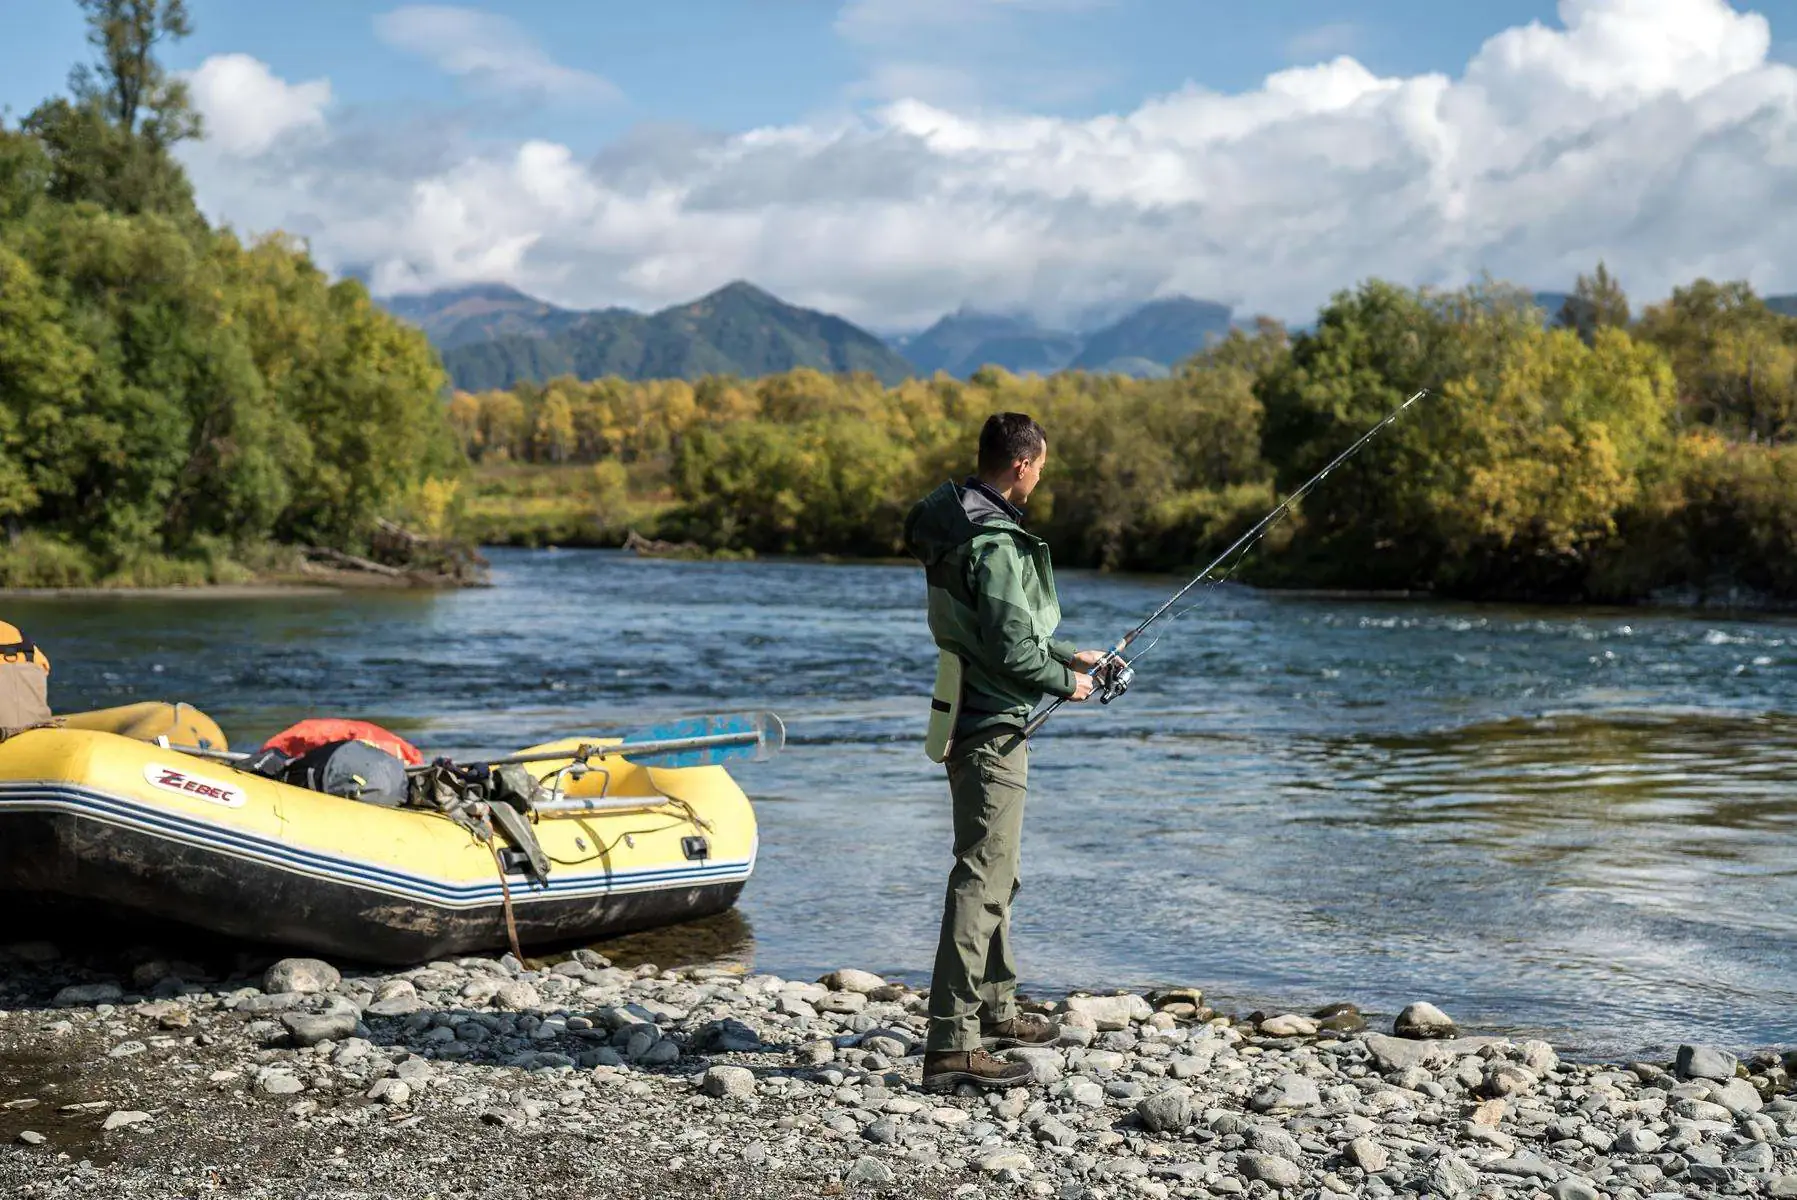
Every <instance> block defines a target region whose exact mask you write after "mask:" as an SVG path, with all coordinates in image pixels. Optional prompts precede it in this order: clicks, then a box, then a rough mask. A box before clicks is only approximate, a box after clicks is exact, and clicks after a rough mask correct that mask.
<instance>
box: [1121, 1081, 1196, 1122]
mask: <svg viewBox="0 0 1797 1200" xmlns="http://www.w3.org/2000/svg"><path fill="white" fill-rule="evenodd" d="M1136 1116H1137V1117H1139V1118H1140V1119H1141V1121H1142V1124H1143V1125H1144V1126H1145V1127H1146V1128H1147V1129H1148V1131H1149V1132H1150V1133H1180V1132H1183V1131H1184V1130H1185V1129H1187V1128H1188V1127H1189V1126H1190V1125H1191V1124H1192V1122H1193V1121H1194V1120H1196V1119H1197V1113H1196V1111H1195V1110H1194V1109H1193V1107H1192V1089H1191V1088H1186V1087H1170V1088H1167V1089H1166V1090H1165V1091H1161V1092H1156V1093H1155V1094H1154V1095H1152V1096H1149V1097H1146V1098H1145V1099H1143V1100H1142V1101H1141V1102H1140V1103H1138V1104H1137V1105H1136Z"/></svg>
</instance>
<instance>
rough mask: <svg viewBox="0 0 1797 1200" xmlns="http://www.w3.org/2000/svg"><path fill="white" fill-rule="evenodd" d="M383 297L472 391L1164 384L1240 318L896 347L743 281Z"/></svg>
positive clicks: (1153, 319)
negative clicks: (648, 297) (681, 288)
mask: <svg viewBox="0 0 1797 1200" xmlns="http://www.w3.org/2000/svg"><path fill="white" fill-rule="evenodd" d="M380 302H381V303H382V304H383V305H384V306H385V307H386V308H387V310H388V311H389V312H391V313H393V315H394V316H396V317H399V318H400V319H402V320H405V321H409V322H411V323H412V324H414V325H417V326H418V327H419V328H420V329H422V330H424V332H425V334H426V335H427V336H428V337H429V338H430V339H431V342H432V344H433V345H435V346H436V347H437V349H438V351H439V352H440V353H441V354H442V355H443V365H444V367H445V368H446V369H447V370H448V371H449V375H450V379H451V380H452V381H453V383H454V384H455V386H456V387H458V388H461V389H463V390H465V391H485V390H488V389H491V388H505V387H510V386H512V385H513V384H514V383H518V382H520V381H534V382H542V381H545V380H549V379H553V378H555V377H556V376H558V375H574V376H576V377H578V378H581V379H598V378H602V377H604V376H608V375H616V376H621V377H622V378H625V379H668V378H680V379H698V378H700V377H702V376H705V375H738V376H742V377H745V378H756V377H759V376H763V375H772V374H778V373H779V372H782V371H790V370H792V369H793V368H795V367H813V368H815V369H817V370H819V371H826V372H832V373H835V372H847V371H866V372H868V373H870V374H872V375H874V376H875V377H876V378H878V379H879V380H880V381H881V382H882V383H886V384H893V383H897V382H898V381H899V380H901V379H905V378H908V377H911V376H914V375H933V374H935V373H936V372H937V371H947V372H948V373H949V374H951V375H955V376H958V377H960V378H963V379H965V378H967V377H968V376H969V375H971V374H972V373H973V372H974V371H976V370H978V369H979V368H980V367H981V366H984V365H986V364H992V365H995V366H999V367H1003V368H1004V369H1006V370H1007V371H1011V372H1013V373H1016V374H1023V373H1026V372H1032V371H1033V372H1037V373H1039V374H1044V375H1046V374H1049V373H1052V372H1054V371H1059V370H1063V369H1068V368H1072V369H1078V370H1091V371H1116V372H1121V373H1123V374H1128V375H1136V376H1143V377H1158V376H1164V375H1166V374H1167V372H1168V369H1169V368H1170V367H1171V366H1172V365H1173V364H1174V363H1176V362H1178V361H1180V360H1181V359H1183V358H1186V357H1188V356H1189V355H1191V354H1192V353H1193V352H1195V351H1197V350H1200V349H1202V348H1203V347H1204V346H1205V345H1206V343H1208V342H1209V341H1210V340H1211V339H1213V338H1215V337H1221V336H1222V335H1224V334H1225V333H1227V332H1228V330H1229V319H1230V310H1229V308H1227V307H1226V306H1224V305H1221V304H1213V303H1211V302H1210V301H1207V300H1192V299H1188V298H1186V297H1183V296H1175V297H1171V298H1168V299H1163V300H1155V301H1152V302H1150V303H1148V304H1144V305H1142V306H1141V307H1139V308H1137V309H1135V310H1133V311H1132V312H1129V313H1127V314H1126V315H1124V316H1123V317H1122V318H1121V319H1120V320H1117V321H1114V322H1112V323H1111V324H1109V325H1106V326H1104V327H1103V328H1100V329H1096V330H1091V331H1088V332H1084V333H1080V332H1074V331H1071V330H1056V329H1046V328H1043V327H1042V326H1040V325H1037V324H1036V323H1035V322H1034V321H1031V320H1029V319H1028V318H1026V317H1018V316H1001V315H995V314H991V313H980V312H975V311H972V310H968V309H963V310H962V311H961V312H958V313H952V314H950V315H949V316H946V317H943V318H942V319H941V320H940V321H938V322H936V324H934V325H932V326H931V327H930V328H928V329H926V330H924V331H923V332H922V333H920V334H917V335H915V336H912V337H908V338H894V339H892V340H891V341H890V342H888V341H883V340H882V339H880V338H878V337H876V336H875V335H873V334H871V333H869V332H867V331H866V330H864V329H862V328H860V327H859V326H856V325H853V324H851V323H850V322H848V321H845V320H843V319H842V318H841V317H836V316H832V315H830V314H829V313H822V312H817V311H816V310H813V309H808V308H799V307H797V306H796V305H791V304H787V303H786V302H784V301H782V300H780V299H779V298H777V297H775V296H771V295H769V294H768V293H767V292H764V291H762V290H761V289H760V288H758V287H755V286H754V285H753V284H749V283H743V282H740V281H739V282H736V283H732V284H728V285H726V286H725V287H722V288H719V289H718V290H717V291H715V292H712V293H711V294H710V295H707V296H703V297H701V298H700V299H698V300H695V301H693V302H692V303H690V304H681V305H676V306H674V307H673V308H666V309H663V310H662V311H660V312H657V313H652V314H647V315H645V314H643V313H639V312H635V311H633V310H631V309H627V308H606V309H598V310H594V311H590V312H580V311H576V310H573V309H566V308H559V307H557V306H556V305H553V304H550V303H548V302H547V301H544V300H538V299H537V298H535V297H534V296H528V295H526V294H524V293H523V292H520V291H518V290H517V289H516V288H513V287H510V286H508V285H506V284H500V283H484V284H475V285H473V286H469V287H460V288H449V289H444V290H441V291H435V292H427V293H424V294H422V295H401V296H388V297H385V298H383V299H382V300H381V301H380Z"/></svg>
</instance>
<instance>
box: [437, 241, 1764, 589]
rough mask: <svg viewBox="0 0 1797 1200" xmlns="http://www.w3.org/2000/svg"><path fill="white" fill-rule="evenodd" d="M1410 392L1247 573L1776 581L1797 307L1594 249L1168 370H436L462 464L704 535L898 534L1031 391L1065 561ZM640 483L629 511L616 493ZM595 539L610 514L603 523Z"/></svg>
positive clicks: (1155, 565)
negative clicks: (1595, 261)
mask: <svg viewBox="0 0 1797 1200" xmlns="http://www.w3.org/2000/svg"><path fill="white" fill-rule="evenodd" d="M1420 388H1427V389H1428V390H1429V392H1430V393H1431V394H1430V396H1429V397H1428V398H1427V399H1425V400H1424V401H1423V402H1421V403H1419V404H1418V405H1416V406H1415V407H1414V408H1413V409H1412V410H1411V411H1410V412H1409V413H1407V414H1406V416H1405V418H1404V419H1402V420H1400V421H1399V422H1397V423H1395V424H1394V425H1393V426H1391V427H1390V428H1388V429H1387V430H1386V431H1385V433H1384V434H1383V435H1381V436H1380V437H1379V438H1378V439H1376V440H1375V441H1374V442H1373V443H1372V444H1370V445H1369V446H1368V447H1367V449H1366V450H1365V451H1363V452H1362V453H1361V454H1360V455H1358V456H1357V457H1355V458H1353V459H1351V460H1350V461H1349V462H1348V463H1347V464H1345V465H1344V466H1343V467H1341V468H1340V469H1339V470H1338V471H1336V472H1335V473H1334V474H1333V475H1332V476H1331V478H1330V479H1329V481H1328V482H1327V483H1326V484H1325V485H1324V486H1323V487H1321V488H1319V489H1318V490H1317V491H1316V492H1314V493H1312V495H1311V496H1310V497H1308V498H1307V499H1306V500H1305V501H1304V502H1303V503H1302V505H1301V506H1299V510H1298V511H1297V512H1296V513H1295V514H1294V515H1293V517H1292V518H1291V519H1290V520H1289V521H1286V522H1283V523H1281V525H1280V526H1278V527H1277V528H1276V529H1275V531H1274V533H1273V535H1272V536H1271V537H1270V538H1269V539H1268V543H1267V549H1266V550H1264V551H1262V552H1261V553H1259V554H1258V555H1257V556H1256V557H1255V558H1254V559H1253V560H1252V561H1251V562H1249V563H1248V564H1245V567H1244V572H1243V576H1242V577H1246V578H1253V579H1256V580H1258V581H1260V582H1265V583H1278V584H1287V585H1300V584H1301V585H1309V586H1331V587H1356V588H1406V589H1419V590H1428V591H1433V592H1436V593H1440V594H1444V595H1456V596H1467V597H1511V598H1529V599H1543V600H1586V601H1638V600H1642V599H1646V598H1650V597H1653V596H1656V595H1668V594H1671V595H1677V594H1688V595H1698V594H1706V595H1713V594H1715V593H1717V592H1718V591H1726V590H1727V589H1747V590H1748V591H1749V592H1757V593H1761V594H1763V595H1765V596H1772V597H1784V598H1789V597H1793V596H1797V554H1794V553H1793V551H1794V550H1797V447H1794V446H1793V439H1794V438H1797V320H1794V319H1792V318H1789V317H1785V316H1782V315H1780V314H1778V313H1776V312H1774V311H1772V310H1770V309H1768V308H1767V307H1766V305H1765V304H1764V303H1763V302H1762V301H1761V300H1760V299H1759V298H1758V297H1756V296H1755V295H1754V293H1753V291H1752V289H1751V288H1749V287H1748V286H1747V285H1746V284H1743V283H1728V284H1717V283H1712V282H1710V281H1707V280H1699V281H1697V282H1695V283H1693V284H1691V285H1690V286H1688V287H1683V288H1679V289H1677V290H1676V291H1675V292H1674V293H1673V295H1672V297H1671V298H1670V299H1669V300H1667V301H1665V302H1663V303H1660V304H1656V305H1652V306H1650V307H1648V308H1646V309H1645V311H1644V312H1642V313H1641V314H1640V316H1639V317H1638V318H1636V317H1634V316H1632V315H1631V312H1630V308H1629V304H1628V301H1627V298H1626V297H1625V296H1624V295H1623V293H1622V291H1621V289H1620V287H1619V286H1618V284H1617V282H1616V280H1615V279H1614V278H1613V277H1612V276H1611V275H1610V273H1609V272H1608V271H1607V269H1605V268H1604V267H1603V266H1602V265H1601V264H1600V265H1599V267H1598V268H1597V270H1596V271H1595V272H1593V273H1592V274H1591V275H1589V276H1584V277H1581V278H1580V280H1579V282H1578V287H1577V290H1576V291H1575V293H1574V294H1573V295H1572V296H1571V298H1569V299H1568V300H1567V301H1566V303H1565V305H1564V307H1563V308H1562V310H1561V311H1560V312H1558V313H1555V314H1547V313H1544V312H1543V311H1542V310H1541V309H1539V308H1537V307H1535V306H1534V304H1533V302H1532V300H1531V298H1530V296H1529V295H1528V294H1527V293H1526V292H1523V291H1521V290H1520V289H1515V288H1511V287H1508V286H1506V285H1502V284H1498V283H1494V282H1491V281H1486V282H1482V283H1480V284H1477V285H1474V286H1470V287H1467V288H1463V289H1459V290H1452V291H1436V290H1430V289H1410V288H1404V287H1399V286H1395V285H1392V284H1389V283H1385V282H1380V281H1372V282H1368V283H1365V284H1363V285H1361V286H1359V287H1358V288H1355V289H1353V290H1350V291H1344V292H1342V293H1340V294H1338V295H1336V296H1335V297H1334V298H1333V299H1332V300H1331V301H1330V302H1329V303H1328V304H1327V305H1326V306H1325V307H1324V308H1323V309H1322V311H1321V312H1320V313H1319V314H1318V318H1317V321H1316V323H1315V325H1314V327H1313V328H1311V329H1308V330H1304V331H1302V332H1298V333H1296V334H1288V332H1287V330H1286V329H1285V328H1284V326H1282V325H1279V324H1277V323H1275V322H1271V321H1262V322H1260V323H1259V324H1258V326H1257V327H1256V328H1254V329H1252V330H1237V331H1234V332H1232V333H1231V334H1230V335H1229V336H1228V337H1226V338H1224V339H1222V340H1221V341H1219V342H1217V343H1215V344H1213V345H1212V346H1210V347H1208V348H1207V349H1205V350H1204V351H1203V352H1201V353H1199V354H1197V355H1195V356H1193V357H1192V358H1191V359H1189V360H1187V361H1186V362H1184V363H1182V364H1180V366H1179V367H1178V369H1177V370H1176V371H1175V372H1174V373H1173V374H1172V376H1171V377H1170V378H1168V379H1164V380H1134V379H1128V378H1124V377H1121V376H1116V375H1102V374H1086V373H1081V372H1066V373H1061V374H1056V375H1052V376H1048V377H1037V376H1025V377H1016V376H1012V375H1010V374H1008V373H1006V372H1004V371H1002V370H997V369H993V368H988V369H985V370H982V371H980V372H978V373H976V374H975V375H974V376H973V377H972V378H971V379H969V380H967V381H965V382H962V381H958V380H955V379H951V378H949V377H947V376H943V375H939V376H937V377H936V378H934V379H928V380H908V381H906V382H904V383H902V384H899V385H898V386H895V387H882V386H881V385H880V384H878V383H877V382H876V381H874V380H873V379H871V378H869V377H866V376H853V375H850V376H835V377H831V376H826V375H822V374H819V373H817V372H813V371H803V370H801V371H793V372H789V373H787V374H784V375H778V376H773V377H770V378H766V379H762V380H758V381H743V380H738V379H728V378H711V379H706V380H702V381H700V382H698V383H696V384H688V383H684V382H680V381H661V382H654V383H627V382H624V381H621V380H617V379H604V380H598V381H593V382H581V381H578V380H575V379H572V378H564V379H558V380H554V381H552V382H550V383H548V384H544V385H520V386H519V387H517V388H515V389H512V390H510V391H501V392H485V393H478V394H471V393H458V394H457V395H455V397H454V398H453V399H452V401H451V403H450V407H449V416H450V423H451V425H452V427H453V428H454V430H455V433H456V436H457V438H458V439H459V441H460V443H461V446H462V449H463V451H464V453H465V454H467V455H468V457H469V458H470V459H471V460H473V461H475V462H476V463H485V464H492V463H495V462H524V463H541V464H557V463H559V464H569V463H592V464H595V467H594V471H593V474H592V476H591V480H592V482H591V484H590V486H591V488H592V490H593V492H594V494H595V495H603V496H604V497H606V500H605V503H604V507H607V508H609V509H610V510H612V511H614V512H615V511H630V512H633V513H636V514H639V515H640V514H641V513H643V512H644V511H652V512H653V515H654V521H653V526H652V530H651V531H652V532H653V533H655V534H657V535H659V536H661V537H664V538H674V539H688V540H691V541H694V542H697V543H699V544H701V545H703V546H706V547H710V548H712V549H716V550H731V551H744V550H748V551H757V552H764V553H765V552H773V553H800V554H838V555H872V556H884V555H896V554H898V553H899V552H900V547H899V542H898V531H899V526H900V523H901V519H902V516H903V513H904V511H905V509H906V507H907V506H908V505H909V504H910V503H911V502H912V501H913V500H914V499H915V498H916V497H918V496H920V495H922V494H923V493H924V492H925V491H927V490H928V489H929V488H930V487H932V486H934V485H935V484H936V483H937V482H940V481H941V480H942V479H944V478H952V477H960V476H963V475H965V474H966V473H967V472H968V471H969V470H970V469H971V465H972V464H971V461H970V458H971V451H972V447H973V444H974V439H975V435H976V432H977V430H978V427H979V424H980V422H982V421H983V420H984V419H985V417H986V416H987V415H988V414H989V413H991V412H994V411H999V410H1016V411H1024V412H1029V413H1032V414H1034V415H1035V416H1036V417H1037V418H1038V419H1040V420H1041V421H1042V422H1043V424H1044V425H1045V426H1046V428H1047V429H1048V431H1049V445H1050V462H1049V468H1048V472H1047V475H1046V477H1045V481H1044V483H1043V484H1042V486H1041V488H1040V489H1039V490H1038V492H1037V497H1036V498H1035V499H1034V500H1032V502H1031V505H1030V508H1031V519H1032V522H1033V524H1034V525H1035V526H1036V527H1037V528H1038V529H1040V530H1042V531H1043V532H1044V533H1045V534H1046V535H1047V536H1048V537H1049V538H1050V539H1051V540H1052V541H1053V543H1054V545H1055V548H1056V553H1057V556H1058V557H1059V559H1060V560H1061V561H1063V562H1066V563H1071V564H1079V565H1087V566H1097V567H1104V568H1111V569H1130V570H1137V569H1141V570H1163V569H1181V568H1187V567H1190V566H1191V565H1193V564H1194V563H1198V562H1201V561H1204V560H1207V559H1208V558H1209V557H1211V556H1213V555H1214V554H1215V553H1217V552H1218V551H1220V550H1221V549H1222V548H1223V547H1224V546H1226V545H1227V544H1228V543H1229V542H1230V541H1231V540H1233V539H1234V538H1235V537H1237V536H1239V535H1240V533H1241V532H1242V531H1243V530H1244V529H1246V528H1247V527H1248V526H1249V525H1250V524H1252V522H1253V521H1255V520H1257V519H1258V518H1259V517H1260V516H1261V514H1263V513H1264V512H1265V511H1266V510H1268V509H1269V508H1270V507H1271V506H1272V505H1273V504H1274V503H1275V502H1276V500H1277V498H1278V497H1279V496H1280V495H1283V494H1286V493H1288V492H1289V491H1290V490H1291V489H1293V488H1295V487H1296V486H1297V485H1298V484H1299V483H1301V482H1302V481H1303V480H1304V479H1306V478H1308V477H1309V476H1310V475H1311V474H1312V473H1313V472H1315V471H1316V470H1317V469H1319V468H1320V467H1321V466H1322V465H1323V464H1325V463H1327V462H1328V461H1329V460H1330V459H1331V458H1332V457H1333V456H1334V455H1336V454H1337V453H1339V452H1340V451H1341V450H1342V449H1343V448H1345V447H1346V446H1347V445H1349V444H1350V443H1351V442H1352V441H1353V440H1354V439H1355V438H1357V437H1359V436H1360V434H1361V433H1363V432H1364V431H1365V430H1366V429H1368V428H1370V427H1371V426H1372V425H1373V424H1375V423H1376V422H1377V421H1378V420H1379V419H1380V418H1381V417H1383V416H1384V415H1385V414H1386V413H1388V412H1390V411H1391V410H1392V409H1393V408H1395V407H1396V406H1397V405H1399V404H1400V403H1402V401H1403V400H1404V399H1405V398H1406V397H1407V396H1408V395H1410V394H1411V393H1413V392H1414V391H1415V390H1417V389H1420ZM626 493H630V494H634V495H636V496H638V497H661V498H662V499H663V500H664V503H662V504H660V505H659V506H652V507H651V509H649V510H645V509H644V508H643V507H642V506H641V505H638V506H635V507H634V508H633V507H631V506H629V505H623V506H622V508H620V505H621V500H622V497H623V496H624V495H625V494H626ZM594 528H595V529H597V530H598V531H599V539H600V540H608V539H615V538H617V537H619V536H621V535H622V529H621V528H620V527H618V526H617V525H616V523H615V522H613V523H611V524H609V525H608V524H607V523H606V522H605V521H603V520H600V521H598V522H597V524H596V525H595V526H594Z"/></svg>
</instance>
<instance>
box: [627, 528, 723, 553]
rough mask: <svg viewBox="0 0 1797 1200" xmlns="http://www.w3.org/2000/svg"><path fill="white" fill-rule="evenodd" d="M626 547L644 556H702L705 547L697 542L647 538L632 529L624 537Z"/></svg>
mask: <svg viewBox="0 0 1797 1200" xmlns="http://www.w3.org/2000/svg"><path fill="white" fill-rule="evenodd" d="M624 549H626V550H628V551H630V552H631V553H632V554H640V555H642V556H643V557H644V558H701V557H704V555H705V547H703V546H701V545H699V544H698V543H697V542H663V541H658V540H657V539H655V538H647V537H644V536H643V535H642V534H640V533H638V532H637V531H636V530H634V529H632V530H631V531H630V532H629V533H628V534H627V535H626V536H625V538H624Z"/></svg>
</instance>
